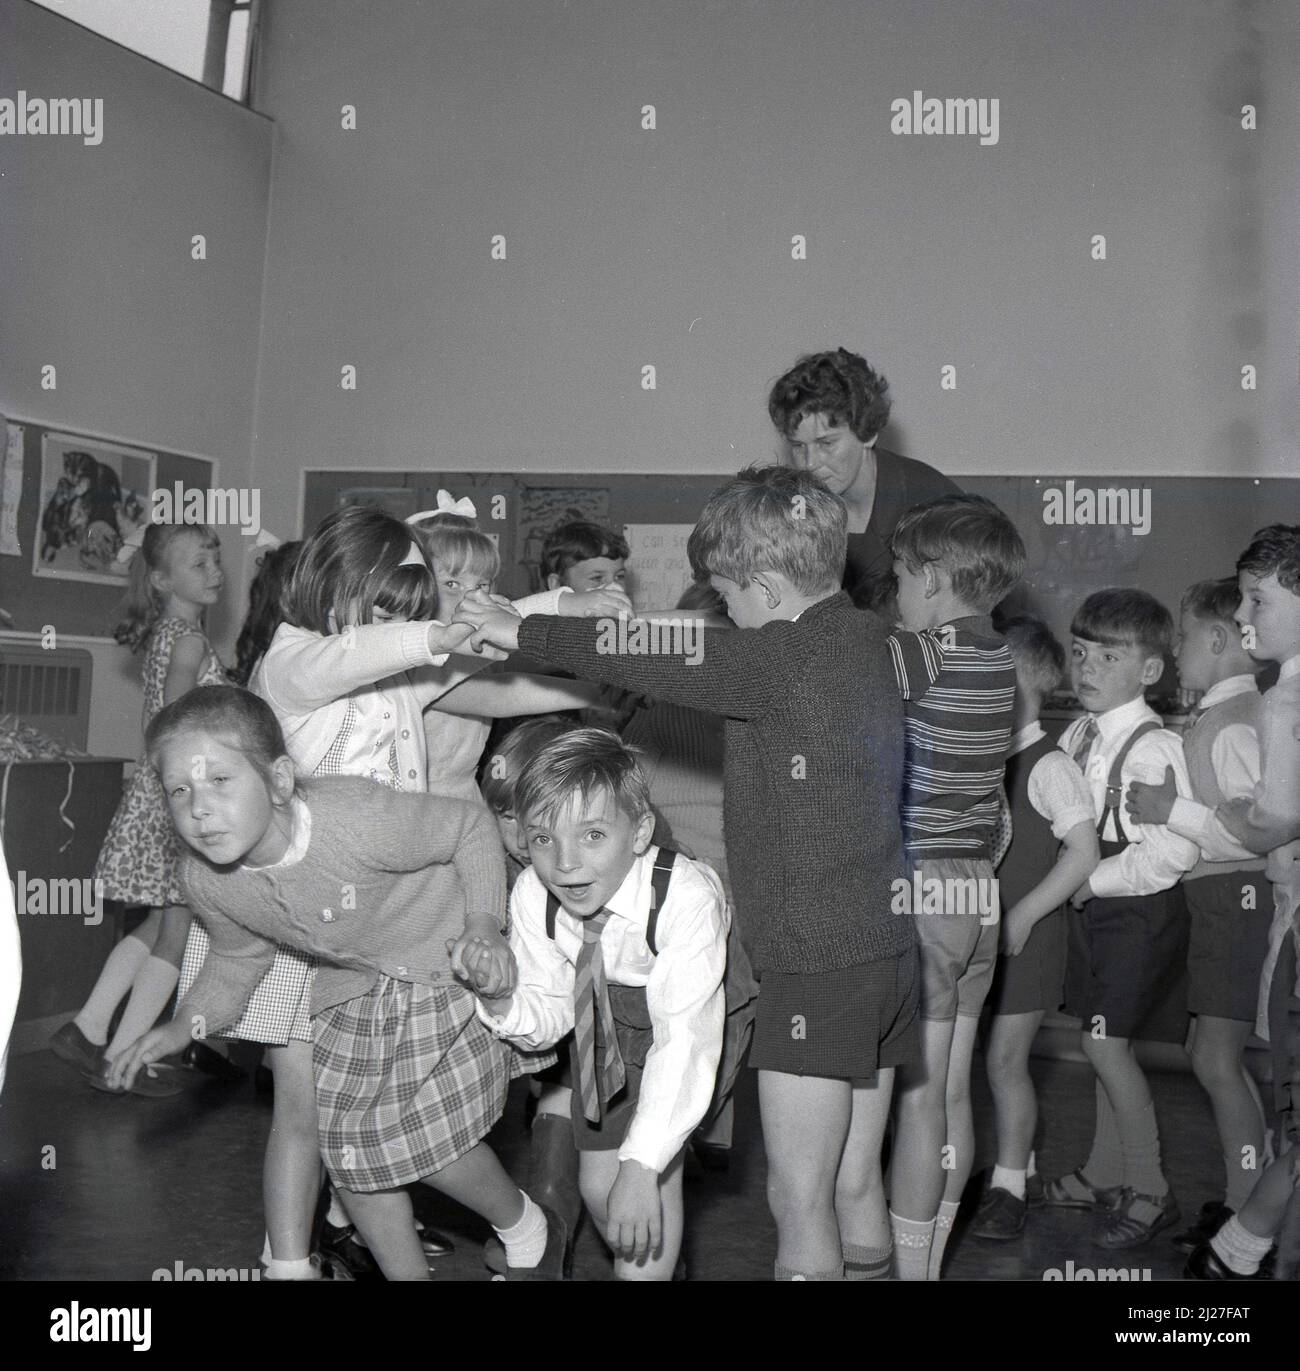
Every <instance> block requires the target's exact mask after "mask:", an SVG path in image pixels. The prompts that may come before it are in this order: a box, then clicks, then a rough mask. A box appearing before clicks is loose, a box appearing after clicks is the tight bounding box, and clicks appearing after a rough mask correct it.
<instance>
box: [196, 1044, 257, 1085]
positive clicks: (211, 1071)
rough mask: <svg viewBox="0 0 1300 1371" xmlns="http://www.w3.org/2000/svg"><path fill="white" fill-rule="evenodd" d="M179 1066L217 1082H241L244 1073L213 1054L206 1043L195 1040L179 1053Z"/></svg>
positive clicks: (221, 1057) (217, 1054)
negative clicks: (198, 1072) (200, 1073)
mask: <svg viewBox="0 0 1300 1371" xmlns="http://www.w3.org/2000/svg"><path fill="white" fill-rule="evenodd" d="M181 1065H182V1066H187V1067H189V1069H190V1070H191V1071H201V1072H203V1074H204V1075H205V1076H211V1077H213V1078H214V1079H215V1080H218V1081H242V1080H243V1079H244V1076H245V1074H246V1073H245V1072H244V1070H243V1069H242V1068H241V1067H238V1066H236V1065H235V1064H234V1062H232V1061H231V1060H230V1059H229V1058H228V1057H223V1056H222V1055H221V1053H220V1052H215V1051H214V1050H213V1049H212V1048H210V1047H209V1046H208V1045H207V1043H201V1042H198V1041H197V1040H195V1041H194V1042H192V1043H190V1045H189V1046H188V1047H187V1048H186V1049H185V1051H184V1052H182V1053H181Z"/></svg>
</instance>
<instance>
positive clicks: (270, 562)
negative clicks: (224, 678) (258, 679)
mask: <svg viewBox="0 0 1300 1371" xmlns="http://www.w3.org/2000/svg"><path fill="white" fill-rule="evenodd" d="M301 548H302V542H301V540H299V541H297V542H291V543H281V544H280V546H279V547H277V548H272V549H271V550H270V551H269V552H266V553H263V555H262V559H261V561H260V562H259V563H258V568H257V575H256V576H254V577H253V584H252V585H251V586H249V587H248V613H247V614H246V615H245V616H244V625H243V627H242V628H241V629H240V630H239V637H238V639H237V640H236V642H235V665H234V668H233V669H232V671H231V673H230V679H231V680H232V681H234V683H235V684H236V685H241V686H246V685H247V684H248V681H249V677H251V676H252V674H253V670H254V668H255V667H256V666H257V664H258V662H260V661H261V660H262V658H263V657H264V656H265V655H266V649H267V648H268V647H270V646H271V639H272V638H274V637H275V630H276V629H277V628H279V627H280V625H281V624H282V623H283V622H284V611H283V609H281V607H280V597H281V595H282V593H283V591H284V587H285V584H286V582H287V581H288V579H289V574H290V572H292V570H293V564H294V559H295V558H296V557H297V556H298V553H299V551H300V550H301Z"/></svg>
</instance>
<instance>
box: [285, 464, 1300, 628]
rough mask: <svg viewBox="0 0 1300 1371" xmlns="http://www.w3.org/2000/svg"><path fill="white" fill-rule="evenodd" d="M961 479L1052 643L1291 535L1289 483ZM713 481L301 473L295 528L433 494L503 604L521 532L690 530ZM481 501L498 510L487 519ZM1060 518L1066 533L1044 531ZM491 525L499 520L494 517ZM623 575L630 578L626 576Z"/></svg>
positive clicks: (1294, 491)
mask: <svg viewBox="0 0 1300 1371" xmlns="http://www.w3.org/2000/svg"><path fill="white" fill-rule="evenodd" d="M1072 479H1073V486H1070V485H1069V484H1068V482H1067V478H1064V477H1061V478H1055V477H1053V478H1039V479H1035V478H1033V477H1026V476H997V475H989V476H963V477H960V478H958V484H960V485H961V486H963V487H964V488H965V489H966V490H969V491H971V492H972V493H975V494H979V495H985V496H987V497H988V498H989V499H991V500H993V501H994V502H995V503H996V504H998V505H999V506H1001V508H1002V509H1004V510H1005V511H1006V513H1007V514H1008V515H1009V516H1010V518H1011V519H1012V520H1013V521H1014V523H1015V524H1016V526H1017V528H1018V529H1019V530H1020V534H1021V537H1022V538H1023V539H1024V541H1025V547H1026V551H1027V553H1028V566H1027V569H1026V573H1025V577H1024V581H1023V583H1022V585H1021V586H1020V587H1019V588H1018V589H1017V590H1015V591H1013V592H1012V595H1011V596H1010V597H1009V599H1008V601H1007V604H1006V606H1005V607H1006V608H1007V609H1009V610H1011V611H1013V612H1019V613H1033V614H1038V615H1040V616H1041V617H1042V618H1044V619H1046V620H1047V622H1048V623H1049V624H1050V625H1051V627H1052V629H1053V630H1054V631H1055V633H1056V634H1057V635H1058V636H1059V637H1062V638H1065V637H1067V636H1068V634H1069V628H1070V618H1071V615H1072V614H1073V611H1074V609H1075V607H1077V605H1078V604H1079V602H1080V601H1081V600H1083V598H1084V597H1085V596H1086V595H1088V594H1090V593H1091V592H1092V591H1094V590H1100V589H1103V588H1104V587H1107V586H1135V587H1138V588H1140V589H1142V590H1146V591H1149V592H1150V593H1151V594H1152V595H1154V596H1155V597H1156V598H1157V599H1158V600H1160V601H1161V602H1162V603H1163V604H1165V605H1166V606H1168V608H1169V610H1170V612H1171V613H1172V614H1174V615H1175V616H1176V615H1177V611H1178V602H1179V599H1180V597H1181V595H1182V593H1183V591H1184V590H1185V589H1186V588H1187V586H1188V585H1190V584H1191V583H1192V582H1193V581H1198V580H1204V579H1208V578H1211V577H1218V576H1231V575H1232V574H1233V568H1234V565H1235V563H1236V560H1237V557H1238V555H1239V554H1240V553H1241V551H1242V549H1243V548H1245V546H1246V544H1247V543H1248V542H1249V541H1250V537H1251V535H1252V534H1253V533H1254V532H1255V531H1256V529H1258V528H1261V527H1262V526H1263V525H1265V524H1269V523H1297V522H1300V480H1283V479H1266V478H1260V479H1255V478H1252V477H1189V476H1160V477H1148V478H1140V477H1124V476H1079V477H1075V478H1072ZM725 480H726V477H725V475H709V476H679V475H651V476H640V475H638V476H629V475H615V474H612V473H604V472H581V473H579V472H565V473H559V474H552V475H527V476H516V475H509V474H505V473H494V472H465V471H459V472H450V471H449V472H442V473H434V472H417V471H411V472H382V471H356V472H338V471H307V472H306V473H305V478H304V509H303V528H304V529H306V530H311V529H312V528H314V527H315V526H316V525H317V524H318V523H319V522H320V521H321V519H322V518H324V517H325V515H326V514H328V513H329V512H330V511H331V510H333V509H336V508H338V506H339V504H341V503H344V502H345V501H346V500H351V499H367V500H373V501H375V502H377V503H383V504H385V506H386V507H388V508H390V509H391V510H392V512H393V513H395V514H399V515H402V516H403V517H404V516H405V515H408V514H412V513H414V512H415V511H417V510H421V509H429V508H432V507H433V506H434V504H435V503H436V499H437V492H438V489H439V488H440V487H442V488H444V489H446V490H447V491H449V492H450V493H451V494H452V495H453V496H455V497H461V496H469V497H470V498H471V499H472V500H473V501H474V503H475V505H476V507H477V511H478V518H479V527H480V528H482V529H484V530H485V531H487V532H494V533H497V534H498V535H499V546H500V549H501V564H502V573H501V582H500V586H499V588H500V589H501V591H502V592H503V593H504V594H507V595H522V594H525V593H527V592H528V591H530V590H532V589H534V588H535V586H534V585H533V583H532V580H531V566H532V563H533V562H534V559H535V551H536V548H535V543H536V538H535V536H533V535H532V533H531V523H532V522H536V523H537V524H538V526H539V527H540V526H541V525H542V524H543V523H544V522H545V521H546V519H548V518H549V519H550V520H551V521H552V522H554V520H555V519H556V518H558V517H559V516H560V515H561V514H562V513H563V511H564V509H565V507H566V506H567V507H570V508H572V509H574V511H575V512H576V513H578V514H582V515H585V516H588V517H592V516H594V517H597V520H598V522H603V523H608V524H609V525H610V526H611V527H614V528H619V527H621V526H622V525H623V524H629V523H644V524H692V523H694V522H695V520H696V518H697V517H698V515H699V512H700V509H701V507H702V506H703V504H704V501H705V500H706V499H707V497H708V495H709V492H710V491H712V490H714V489H716V487H717V486H719V485H721V484H722V483H723V482H724V481H725ZM1101 490H1114V491H1119V490H1124V491H1127V492H1129V493H1128V496H1127V497H1126V500H1124V501H1120V500H1117V499H1113V498H1112V499H1111V500H1110V501H1109V502H1101V503H1100V504H1099V503H1098V502H1097V501H1095V500H1094V501H1093V505H1094V510H1093V514H1094V517H1095V516H1098V515H1100V516H1108V515H1112V514H1116V513H1118V514H1122V515H1125V516H1126V517H1127V520H1128V522H1108V523H1086V522H1079V521H1078V520H1079V518H1080V517H1082V518H1085V519H1086V518H1087V517H1088V514H1089V509H1088V501H1087V498H1086V492H1088V491H1092V492H1096V491H1101ZM494 498H496V500H497V503H496V504H495V507H494ZM1067 509H1068V511H1069V512H1068V515H1067V517H1068V518H1069V519H1070V520H1071V521H1070V522H1049V517H1055V516H1058V515H1060V514H1062V513H1064V512H1065V511H1066V510H1067ZM494 512H495V513H499V514H500V516H501V517H500V518H494V517H493V514H494ZM632 571H633V573H634V574H635V566H633V567H632Z"/></svg>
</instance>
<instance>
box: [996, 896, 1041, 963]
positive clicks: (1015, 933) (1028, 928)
mask: <svg viewBox="0 0 1300 1371" xmlns="http://www.w3.org/2000/svg"><path fill="white" fill-rule="evenodd" d="M1033 931H1034V923H1033V920H1032V919H1029V918H1027V917H1026V915H1025V910H1024V906H1023V905H1020V904H1014V905H1012V906H1011V908H1010V909H1009V910H1007V912H1006V914H1005V915H1004V916H1003V919H1002V950H1003V952H1005V953H1006V954H1007V956H1008V957H1018V956H1019V955H1020V954H1021V953H1022V952H1023V951H1024V950H1025V944H1026V943H1027V942H1028V941H1029V935H1030V934H1031V933H1032V932H1033Z"/></svg>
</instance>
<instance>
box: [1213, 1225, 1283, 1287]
mask: <svg viewBox="0 0 1300 1371" xmlns="http://www.w3.org/2000/svg"><path fill="white" fill-rule="evenodd" d="M1210 1246H1211V1247H1212V1248H1213V1249H1214V1252H1215V1255H1216V1256H1217V1257H1218V1258H1219V1260H1220V1261H1221V1262H1222V1263H1223V1264H1224V1266H1226V1267H1227V1268H1228V1269H1229V1270H1230V1271H1235V1272H1236V1273H1237V1275H1239V1276H1253V1275H1254V1274H1255V1272H1256V1271H1258V1270H1259V1264H1260V1262H1262V1261H1263V1260H1264V1258H1265V1257H1267V1256H1268V1253H1269V1249H1270V1248H1271V1247H1272V1246H1273V1239H1272V1238H1271V1237H1268V1238H1260V1237H1257V1236H1256V1235H1255V1234H1254V1233H1252V1232H1251V1231H1250V1229H1249V1228H1246V1227H1243V1225H1242V1222H1241V1220H1240V1219H1239V1218H1238V1217H1237V1216H1236V1215H1235V1214H1234V1215H1233V1216H1232V1217H1231V1218H1230V1219H1229V1220H1228V1222H1227V1223H1225V1224H1224V1225H1223V1227H1222V1228H1220V1229H1219V1231H1218V1232H1217V1233H1216V1234H1215V1235H1214V1237H1212V1238H1211V1239H1210Z"/></svg>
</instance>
